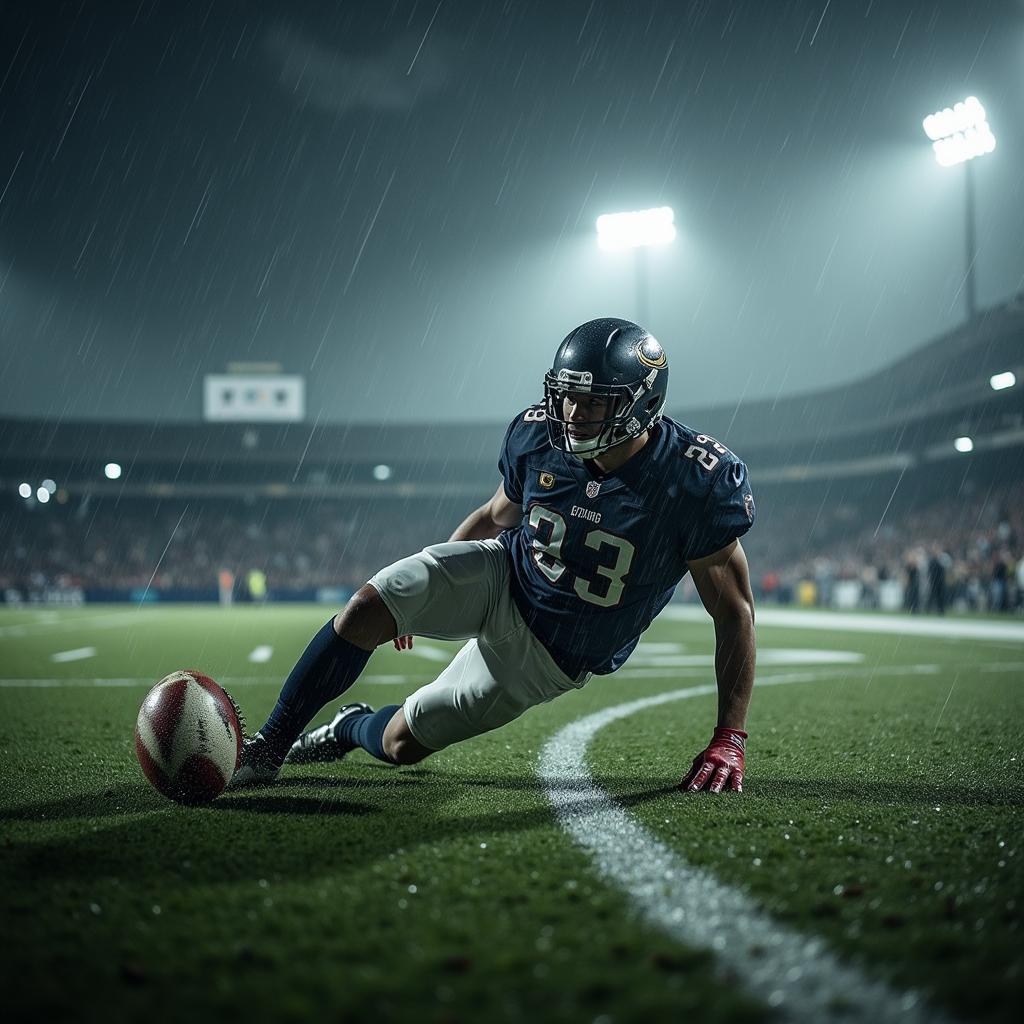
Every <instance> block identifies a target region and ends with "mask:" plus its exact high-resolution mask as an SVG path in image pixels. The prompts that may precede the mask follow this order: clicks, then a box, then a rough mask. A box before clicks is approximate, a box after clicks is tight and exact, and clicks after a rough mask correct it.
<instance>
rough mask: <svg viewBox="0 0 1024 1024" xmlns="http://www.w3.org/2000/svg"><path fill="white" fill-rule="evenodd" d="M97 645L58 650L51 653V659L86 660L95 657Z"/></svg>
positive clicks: (58, 660) (61, 660)
mask: <svg viewBox="0 0 1024 1024" xmlns="http://www.w3.org/2000/svg"><path fill="white" fill-rule="evenodd" d="M95 657H96V648H95V647H76V648H74V650H71V651H57V652H56V653H55V654H51V655H50V661H56V662H64V661H84V660H85V659H86V658H95Z"/></svg>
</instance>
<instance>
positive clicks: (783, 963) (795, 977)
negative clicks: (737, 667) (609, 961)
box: [537, 665, 951, 1024]
mask: <svg viewBox="0 0 1024 1024" xmlns="http://www.w3.org/2000/svg"><path fill="white" fill-rule="evenodd" d="M931 668H932V666H916V665H910V666H902V667H896V668H892V669H882V668H874V669H871V670H870V671H872V673H873V674H875V675H919V674H920V675H923V674H928V670H930V669H931ZM854 671H855V672H856V671H857V670H854ZM848 674H849V670H847V672H845V673H843V672H841V670H825V671H819V672H797V673H791V674H786V675H778V676H766V677H764V678H759V679H758V681H757V684H756V685H757V686H758V687H761V686H781V685H784V684H787V683H804V682H817V681H820V680H822V679H825V678H829V677H835V676H838V675H848ZM858 674H862V673H860V672H858ZM717 692H718V688H717V686H716V685H714V684H713V683H709V684H704V685H701V686H692V687H689V688H687V689H685V690H672V691H670V692H668V693H661V694H656V695H654V696H651V697H643V698H640V699H639V700H633V701H629V702H628V703H625V704H618V705H615V706H613V707H610V708H605V709H603V710H602V711H597V712H595V713H594V714H591V715H587V716H585V717H584V718H581V719H578V720H577V721H575V722H572V723H571V724H569V725H567V726H565V727H564V728H562V729H560V730H559V731H558V732H557V733H556V734H555V735H554V736H553V737H552V738H551V739H550V740H548V742H547V743H546V744H545V745H544V748H543V749H542V750H541V753H540V759H539V761H538V765H537V774H538V776H539V778H540V779H541V782H542V783H543V785H544V790H545V794H546V796H547V798H548V800H549V801H550V803H551V805H552V807H553V808H554V811H555V814H556V816H557V818H558V821H559V823H560V824H561V826H562V827H563V828H564V829H565V830H566V831H567V832H568V833H569V835H570V836H571V837H572V839H573V840H574V841H575V842H576V843H577V845H579V846H580V847H582V848H583V850H585V851H586V852H587V853H588V854H589V855H590V856H591V857H592V858H593V860H594V862H595V865H596V867H597V870H598V873H599V874H600V875H602V876H603V877H604V878H605V879H607V880H608V881H609V882H611V883H612V884H614V885H615V886H617V887H618V888H620V889H622V890H624V891H625V892H626V893H627V894H628V895H629V896H630V897H631V898H632V900H633V902H634V903H635V904H636V906H637V907H638V908H639V910H640V912H641V914H642V915H643V917H644V918H645V919H646V920H647V921H648V923H650V924H651V925H653V926H654V927H656V928H658V929H660V930H661V931H663V932H665V933H667V934H668V935H670V936H671V937H672V938H674V939H676V940H677V941H679V942H682V943H684V944H686V945H688V946H691V947H698V948H710V949H711V950H712V952H713V953H714V955H715V956H716V958H717V959H718V960H719V961H720V962H722V963H724V964H726V965H728V967H729V968H730V969H731V970H733V971H735V972H736V974H737V975H738V977H739V978H740V979H741V980H742V982H743V984H744V985H745V987H746V988H747V989H748V990H749V991H750V992H751V993H753V994H754V995H755V996H757V997H758V998H760V999H762V1000H763V1001H764V1002H765V1003H766V1004H767V1005H768V1006H770V1007H772V1008H775V1009H781V1011H782V1013H783V1015H784V1016H785V1018H786V1019H787V1020H793V1021H801V1022H806V1024H819V1022H822V1021H837V1022H843V1024H883V1022H889V1021H892V1022H896V1021H899V1022H900V1024H939V1022H946V1021H949V1020H950V1019H951V1018H948V1017H947V1016H945V1015H944V1014H942V1013H940V1012H939V1011H937V1010H936V1009H935V1008H934V1007H931V1006H928V1005H926V1004H924V1002H923V1000H922V999H921V997H920V996H919V995H918V993H916V992H915V991H913V990H909V991H906V992H900V991H898V990H896V989H893V988H891V987H890V986H889V985H887V984H885V983H884V982H881V981H876V980H873V979H872V978H870V977H868V976H867V975H865V974H864V973H863V972H862V971H860V970H858V969H857V968H855V967H853V966H851V965H850V964H848V963H845V962H843V961H842V960H840V959H839V958H838V957H837V956H836V955H835V954H834V953H832V952H831V951H830V950H829V949H827V948H826V945H825V942H824V940H822V939H821V938H818V937H814V936H807V935H804V934H802V933H800V932H798V931H795V930H793V929H790V928H789V927H788V926H786V925H784V924H782V923H781V922H780V921H777V920H775V919H774V918H772V917H771V916H770V915H769V914H767V913H766V912H764V911H762V910H761V909H760V908H759V907H758V905H757V902H756V901H755V900H754V899H753V898H751V897H750V896H748V895H747V894H746V893H745V892H743V891H742V890H741V889H738V888H733V887H731V886H728V885H725V884H723V883H722V882H719V881H718V880H717V879H716V878H714V877H713V876H712V875H711V874H709V873H708V872H707V871H705V870H703V869H699V868H695V867H692V866H690V865H689V864H688V863H687V862H686V861H685V860H684V859H683V857H681V856H680V855H679V854H678V853H677V852H676V851H675V850H673V849H671V848H670V847H668V846H666V845H665V844H664V843H663V842H661V840H659V839H658V838H657V837H656V836H655V835H653V834H652V833H651V832H649V831H648V830H647V829H646V828H645V827H644V826H643V825H641V824H640V823H639V822H638V821H636V820H635V819H634V818H632V817H631V816H630V815H629V814H628V813H627V812H626V811H625V809H624V808H623V807H621V806H620V805H619V804H617V803H615V801H614V800H613V799H612V798H611V797H610V796H609V795H608V793H606V792H605V791H604V790H603V789H601V788H600V787H598V786H597V785H596V784H595V783H594V781H593V777H592V776H591V774H590V770H589V769H588V768H587V765H586V752H587V747H588V746H589V744H590V741H591V740H592V739H593V737H594V736H595V735H596V733H597V732H598V731H599V730H601V729H603V728H604V727H605V726H606V725H609V724H610V723H612V722H616V721H619V720H620V719H623V718H628V717H629V716H630V715H634V714H636V713H637V712H638V711H645V710H647V709H648V708H653V707H658V706H660V705H662V704H668V703H671V702H673V701H678V700H685V699H688V698H691V697H705V696H714V695H715V694H717ZM722 799H730V797H724V798H722Z"/></svg>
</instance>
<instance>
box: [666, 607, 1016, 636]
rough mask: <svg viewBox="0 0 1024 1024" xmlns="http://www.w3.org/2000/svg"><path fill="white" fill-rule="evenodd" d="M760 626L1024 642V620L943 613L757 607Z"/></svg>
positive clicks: (697, 616) (701, 616)
mask: <svg viewBox="0 0 1024 1024" xmlns="http://www.w3.org/2000/svg"><path fill="white" fill-rule="evenodd" d="M707 617H708V616H707V612H706V611H704V609H703V608H701V607H697V606H695V605H683V604H677V605H669V606H668V607H667V608H665V609H664V610H662V611H661V612H660V613H659V615H658V618H659V619H667V620H672V621H675V622H704V621H706V620H707ZM757 624H758V625H759V626H785V627H788V628H791V629H814V630H819V631H820V630H824V631H826V632H827V631H829V630H833V631H835V632H842V633H896V634H899V635H902V636H927V637H937V638H940V639H944V640H948V639H950V638H954V639H958V640H1012V641H1014V642H1016V643H1020V644H1024V622H990V621H982V622H973V621H971V620H968V619H944V618H942V617H941V616H937V615H936V616H916V617H915V616H910V615H865V614H863V613H858V612H819V611H806V612H804V611H796V610H794V609H791V608H765V607H763V606H762V607H759V608H758V609H757Z"/></svg>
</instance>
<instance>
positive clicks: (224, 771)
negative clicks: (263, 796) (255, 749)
mask: <svg viewBox="0 0 1024 1024" xmlns="http://www.w3.org/2000/svg"><path fill="white" fill-rule="evenodd" d="M135 753H136V754H137V755H138V758H139V764H141V765H142V770H143V771H144V772H145V773H146V778H147V779H149V781H150V782H152V783H153V785H154V786H155V787H156V788H157V789H158V790H159V791H160V792H161V793H163V794H164V796H167V797H170V798H171V799H172V800H176V801H177V802H178V803H182V804H205V803H209V802H210V801H211V800H213V799H214V798H215V797H217V796H219V795H220V794H221V793H222V792H223V791H224V787H225V786H226V785H227V784H228V782H229V781H230V780H231V776H232V775H233V774H234V773H235V769H236V768H237V767H238V759H239V757H240V755H241V753H242V723H241V721H240V720H239V717H238V709H237V707H236V706H235V702H234V701H233V700H232V699H231V698H230V697H229V696H228V695H227V693H225V691H224V690H223V689H222V688H221V687H220V686H218V685H217V684H216V683H215V682H214V681H213V680H212V679H211V678H210V677H209V676H204V675H203V674H202V673H201V672H196V671H194V670H192V669H183V670H182V671H180V672H172V673H171V674H170V675H169V676H164V678H163V679H161V680H160V682H159V683H157V684H156V686H154V687H153V689H152V690H150V691H149V693H148V694H146V699H145V700H144V701H143V702H142V707H141V708H140V709H139V718H138V721H137V722H136V723H135Z"/></svg>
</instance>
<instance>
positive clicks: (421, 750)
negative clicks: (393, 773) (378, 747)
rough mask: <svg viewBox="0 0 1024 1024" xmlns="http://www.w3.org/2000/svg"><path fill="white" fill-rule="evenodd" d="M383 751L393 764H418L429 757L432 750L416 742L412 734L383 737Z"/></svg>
mask: <svg viewBox="0 0 1024 1024" xmlns="http://www.w3.org/2000/svg"><path fill="white" fill-rule="evenodd" d="M383 745H384V753H385V754H387V755H388V757H389V758H390V759H391V760H392V761H394V763H395V764H419V763H420V761H422V760H423V759H424V758H426V757H429V756H430V755H431V754H432V753H433V751H432V750H428V749H427V748H426V747H424V746H423V745H422V744H420V743H417V742H416V740H415V739H413V738H412V736H395V737H391V738H390V739H389V738H388V737H387V736H385V737H384V744H383Z"/></svg>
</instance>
